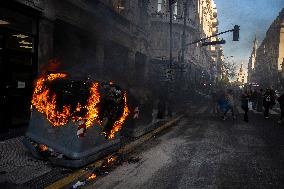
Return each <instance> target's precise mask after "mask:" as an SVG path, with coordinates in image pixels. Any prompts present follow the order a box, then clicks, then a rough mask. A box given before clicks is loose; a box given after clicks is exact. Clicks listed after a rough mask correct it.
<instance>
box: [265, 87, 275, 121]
mask: <svg viewBox="0 0 284 189" xmlns="http://www.w3.org/2000/svg"><path fill="white" fill-rule="evenodd" d="M273 101H274V100H273V97H272V94H271V90H270V89H266V91H265V93H264V95H263V107H264V117H265V119H268V118H269V109H270V108H271V106H272V103H273Z"/></svg>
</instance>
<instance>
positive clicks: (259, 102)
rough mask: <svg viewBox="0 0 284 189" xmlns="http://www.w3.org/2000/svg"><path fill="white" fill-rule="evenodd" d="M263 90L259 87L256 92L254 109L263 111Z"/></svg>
mask: <svg viewBox="0 0 284 189" xmlns="http://www.w3.org/2000/svg"><path fill="white" fill-rule="evenodd" d="M262 107H263V90H262V89H259V91H258V92H257V107H256V110H257V111H258V112H262V111H263V108H262Z"/></svg>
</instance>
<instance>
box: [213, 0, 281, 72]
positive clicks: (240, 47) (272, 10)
mask: <svg viewBox="0 0 284 189" xmlns="http://www.w3.org/2000/svg"><path fill="white" fill-rule="evenodd" d="M215 3H216V6H217V18H218V21H219V25H218V30H219V32H222V31H226V30H229V29H233V28H234V25H239V26H240V39H239V41H232V39H233V33H232V32H229V33H226V34H222V35H220V36H219V37H220V38H224V39H225V40H226V44H224V45H223V49H224V55H225V57H228V58H227V60H228V61H230V62H232V61H233V62H236V63H237V64H238V67H239V65H240V64H241V62H243V63H244V67H247V63H248V60H249V56H250V53H251V51H252V44H253V40H254V37H255V35H256V38H257V40H258V44H260V43H261V42H262V40H263V39H264V37H265V33H266V31H267V29H268V28H269V26H270V25H271V24H272V22H273V21H274V19H275V18H276V17H277V16H278V14H279V12H280V11H281V9H282V8H284V0H215ZM231 56H233V57H231Z"/></svg>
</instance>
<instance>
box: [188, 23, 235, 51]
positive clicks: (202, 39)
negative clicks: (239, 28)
mask: <svg viewBox="0 0 284 189" xmlns="http://www.w3.org/2000/svg"><path fill="white" fill-rule="evenodd" d="M235 28H236V26H235ZM235 28H234V29H231V30H227V31H224V32H220V33H217V34H215V35H211V36H209V37H205V38H201V39H199V40H196V41H193V42H191V43H187V44H186V45H185V46H188V45H192V44H195V43H198V42H201V41H205V40H206V39H210V38H212V37H216V36H218V35H221V34H224V33H228V32H235V31H236V29H235Z"/></svg>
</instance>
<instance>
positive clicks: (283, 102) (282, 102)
mask: <svg viewBox="0 0 284 189" xmlns="http://www.w3.org/2000/svg"><path fill="white" fill-rule="evenodd" d="M277 101H278V102H279V105H280V110H281V114H280V117H279V120H278V123H282V119H283V117H284V93H282V94H281V95H280V96H279V97H278V98H277Z"/></svg>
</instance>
